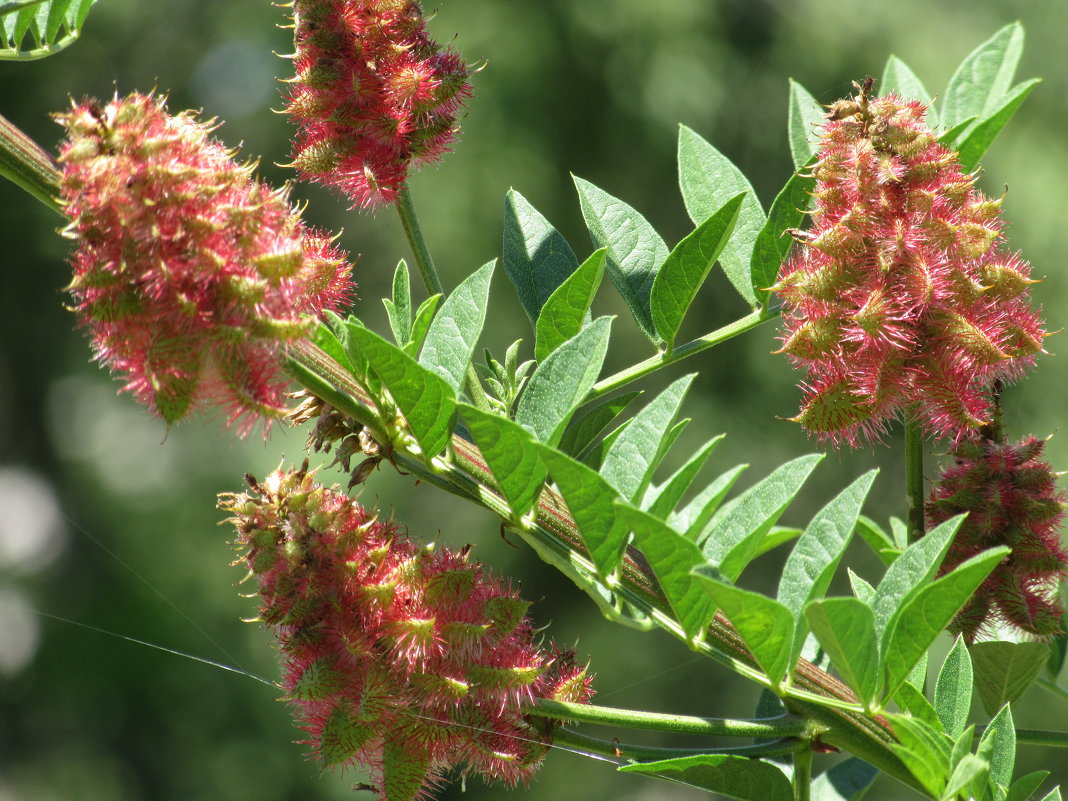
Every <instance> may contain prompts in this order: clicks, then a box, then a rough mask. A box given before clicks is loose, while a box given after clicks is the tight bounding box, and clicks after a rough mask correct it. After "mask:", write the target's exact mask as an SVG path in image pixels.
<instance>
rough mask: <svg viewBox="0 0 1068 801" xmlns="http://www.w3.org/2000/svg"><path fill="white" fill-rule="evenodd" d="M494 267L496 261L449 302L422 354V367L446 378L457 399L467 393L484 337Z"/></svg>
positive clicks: (436, 318)
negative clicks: (467, 382)
mask: <svg viewBox="0 0 1068 801" xmlns="http://www.w3.org/2000/svg"><path fill="white" fill-rule="evenodd" d="M494 266H495V262H492V261H491V262H489V263H488V264H484V265H483V266H482V267H480V268H479V269H477V270H475V272H473V273H472V274H471V275H469V276H468V277H467V278H466V279H464V281H463V282H462V283H461V284H460V285H459V286H458V287H456V289H454V290H453V291H452V292H451V293H450V294H449V296H448V297H447V298H445V302H444V303H442V304H441V308H440V309H439V310H438V313H437V314H436V315H435V316H434V320H433V322H432V323H431V324H430V328H429V330H428V331H427V334H426V341H425V342H424V343H423V349H422V351H421V352H420V354H419V364H421V365H422V366H423V367H426V368H427V369H428V370H433V371H434V372H435V373H437V374H438V375H439V376H441V377H442V378H444V379H445V381H446V383H448V385H449V386H450V387H452V391H453V392H454V393H455V395H456V397H459V396H460V394H461V393H462V392H463V387H464V381H465V379H466V377H467V368H468V367H469V366H470V364H471V357H472V355H473V354H474V352H475V343H477V342H478V338H479V336H481V334H482V324H483V323H484V322H485V320H486V308H487V307H488V306H489V288H490V280H491V279H492V278H493V268H494Z"/></svg>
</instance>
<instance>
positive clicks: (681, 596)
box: [616, 503, 716, 637]
mask: <svg viewBox="0 0 1068 801" xmlns="http://www.w3.org/2000/svg"><path fill="white" fill-rule="evenodd" d="M616 509H617V510H618V512H619V514H620V515H622V517H623V519H624V521H625V522H626V523H627V525H629V526H630V528H631V529H632V530H633V531H634V537H635V539H636V540H637V542H638V548H639V549H640V550H641V552H642V553H643V554H644V555H645V558H646V559H648V560H649V566H650V567H652V569H653V572H654V573H655V574H656V578H657V581H659V582H660V586H661V588H662V589H663V590H664V595H665V596H666V597H667V599H668V603H670V604H671V609H672V611H673V612H674V613H675V618H676V619H677V620H678V621H679V623H681V624H682V627H683V630H684V631H685V632H686V636H687V637H696V636H697V635H698V634H699V633H701V632H702V631H704V629H705V627H706V626H708V622H709V621H710V620H711V619H712V615H713V614H715V611H716V610H715V605H714V604H713V603H712V599H711V598H709V597H708V595H707V594H706V593H705V592H704V590H703V589H702V587H701V584H700V583H699V582H698V580H697V579H696V578H695V577H694V576H692V575H691V574H690V571H691V570H693V569H694V568H695V567H697V566H698V565H703V564H705V558H704V556H702V554H701V551H700V550H699V549H698V548H697V546H696V545H694V544H693V543H692V542H690V540H688V539H686V538H685V537H684V536H682V535H681V534H679V533H678V532H677V531H675V530H674V529H672V528H670V527H668V525H667V524H666V523H665V522H664V521H662V520H658V519H657V518H655V517H653V516H652V515H650V514H649V513H648V512H643V511H641V510H640V509H636V508H634V507H633V506H629V505H627V504H624V503H617V504H616Z"/></svg>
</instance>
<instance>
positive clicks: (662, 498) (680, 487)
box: [641, 434, 723, 518]
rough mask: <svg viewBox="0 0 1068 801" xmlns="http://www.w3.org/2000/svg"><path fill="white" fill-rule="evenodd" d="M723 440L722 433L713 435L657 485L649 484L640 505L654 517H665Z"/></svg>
mask: <svg viewBox="0 0 1068 801" xmlns="http://www.w3.org/2000/svg"><path fill="white" fill-rule="evenodd" d="M722 440H723V434H720V435H719V436H718V437H714V438H713V439H710V440H709V441H708V442H706V443H705V444H704V445H702V446H701V447H700V448H698V449H697V451H696V452H695V453H694V454H693V456H691V457H690V458H689V459H687V460H686V462H685V463H684V464H683V465H682V466H681V467H680V468H679V469H678V470H676V471H675V472H674V473H672V474H671V476H670V477H669V478H668V479H667V480H666V481H665V482H664V483H663V484H660V485H659V486H656V487H653V486H650V487H649V488H648V489H647V490H646V492H645V498H644V500H643V501H642V504H641V507H642V508H643V509H648V510H649V513H650V514H652V515H654V516H655V517H660V518H666V517H667V516H668V515H669V514H671V511H672V510H673V509H674V508H675V506H676V505H677V504H678V502H679V501H680V500H682V496H683V495H684V494H685V493H686V490H687V489H689V488H690V485H691V484H693V482H694V479H696V478H697V474H698V473H699V472H700V471H701V468H702V467H704V465H705V462H707V461H708V459H709V457H710V456H711V455H712V452H713V451H714V450H715V449H716V446H717V445H719V443H720V442H721V441H722Z"/></svg>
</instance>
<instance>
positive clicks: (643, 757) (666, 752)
mask: <svg viewBox="0 0 1068 801" xmlns="http://www.w3.org/2000/svg"><path fill="white" fill-rule="evenodd" d="M804 745H806V744H805V743H804V742H803V741H801V740H793V739H789V738H787V739H784V740H775V741H772V742H768V743H759V744H757V745H742V746H734V747H726V748H663V747H657V746H649V745H634V744H632V743H621V742H619V741H617V740H601V739H599V738H597V737H590V736H589V735H587V734H580V733H579V732H577V731H574V730H573V729H568V728H566V727H561V728H558V729H556V730H554V731H553V746H554V747H563V748H567V749H568V750H574V751H577V752H579V753H583V754H587V755H590V754H596V755H599V756H603V757H608V758H609V760H611V761H613V762H616V764H624V763H626V762H659V761H661V760H665V759H680V758H682V757H689V756H704V755H710V754H730V755H734V756H742V757H749V758H754V759H755V758H759V757H774V756H783V755H786V754H791V753H793V752H795V751H797V750H798V749H799V748H801V747H803V746H804Z"/></svg>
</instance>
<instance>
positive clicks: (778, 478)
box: [697, 454, 823, 581]
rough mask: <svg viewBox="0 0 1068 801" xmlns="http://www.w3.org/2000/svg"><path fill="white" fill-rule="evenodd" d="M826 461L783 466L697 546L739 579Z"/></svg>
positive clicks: (735, 502) (719, 517)
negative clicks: (794, 500) (768, 536)
mask: <svg viewBox="0 0 1068 801" xmlns="http://www.w3.org/2000/svg"><path fill="white" fill-rule="evenodd" d="M822 459H823V456H822V454H809V455H808V456H802V457H800V458H798V459H793V460H792V461H789V462H787V463H786V464H784V465H781V466H780V467H778V468H776V469H775V470H774V471H773V472H772V473H771V474H770V475H768V476H767V477H766V478H764V479H763V480H762V481H759V482H758V483H756V484H755V485H753V486H752V487H750V488H749V489H747V490H746V491H745V492H743V493H742V494H741V495H739V496H738V497H737V498H734V499H732V500H731V501H730V502H729V503H728V504H726V505H725V506H723V507H722V508H721V509H720V510H719V511H718V512H717V513H716V515H715V517H713V518H712V522H711V523H710V525H709V527H708V531H707V533H705V534H704V535H702V540H701V541H700V542H698V543H697V544H698V545H700V546H701V549H702V550H703V552H704V554H705V556H706V557H707V558H708V561H709V562H711V563H712V564H714V565H717V566H718V567H719V569H720V571H722V573H723V575H724V576H726V577H727V580H728V581H737V580H738V576H740V575H741V574H742V571H743V570H744V569H745V566H746V565H747V564H749V562H750V560H751V559H752V558H753V556H754V555H755V553H756V550H757V549H758V548H759V547H760V543H761V542H763V540H764V537H765V535H766V534H767V533H768V531H769V530H770V529H771V527H772V526H773V525H774V524H775V522H776V521H777V520H778V519H779V516H780V515H781V514H782V513H783V512H784V511H786V507H787V506H789V505H790V501H792V500H793V499H794V496H796V495H797V493H798V492H800V490H801V486H802V485H803V484H804V483H805V480H806V479H807V478H808V477H809V475H810V474H811V473H812V471H813V469H815V467H816V465H817V464H818V463H819V462H820V461H821V460H822Z"/></svg>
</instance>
